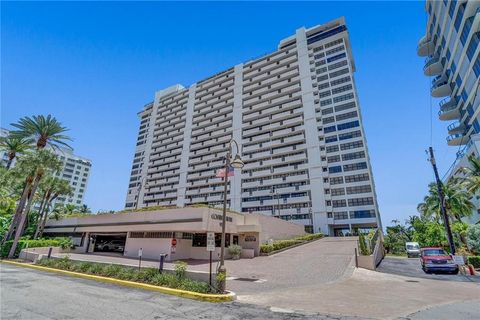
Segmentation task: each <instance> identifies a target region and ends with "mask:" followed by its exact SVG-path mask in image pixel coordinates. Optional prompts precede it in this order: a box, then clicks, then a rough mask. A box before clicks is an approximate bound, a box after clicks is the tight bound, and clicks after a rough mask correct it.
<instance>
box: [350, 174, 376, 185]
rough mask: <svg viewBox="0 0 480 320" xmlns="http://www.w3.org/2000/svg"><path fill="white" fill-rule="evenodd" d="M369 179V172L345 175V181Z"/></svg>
mask: <svg viewBox="0 0 480 320" xmlns="http://www.w3.org/2000/svg"><path fill="white" fill-rule="evenodd" d="M368 180H370V176H369V175H368V173H362V174H354V175H351V176H345V183H351V182H360V181H368Z"/></svg>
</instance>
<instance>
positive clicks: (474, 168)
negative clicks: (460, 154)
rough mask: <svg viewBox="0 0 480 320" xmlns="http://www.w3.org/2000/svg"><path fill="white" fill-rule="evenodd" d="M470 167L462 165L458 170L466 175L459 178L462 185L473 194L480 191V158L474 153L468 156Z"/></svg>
mask: <svg viewBox="0 0 480 320" xmlns="http://www.w3.org/2000/svg"><path fill="white" fill-rule="evenodd" d="M468 162H469V163H470V168H469V167H462V168H460V169H458V172H461V173H463V174H464V177H462V178H459V180H460V183H461V185H462V187H464V188H465V190H467V192H468V193H470V194H471V195H472V196H474V195H475V194H477V193H478V192H480V159H479V158H477V157H476V156H475V155H474V154H471V155H469V156H468Z"/></svg>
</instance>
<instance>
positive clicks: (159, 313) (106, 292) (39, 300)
mask: <svg viewBox="0 0 480 320" xmlns="http://www.w3.org/2000/svg"><path fill="white" fill-rule="evenodd" d="M0 309H1V311H0V318H1V319H2V320H6V319H22V320H30V319H32V320H33V319H35V320H43V319H62V320H63V319H102V320H103V319H115V320H121V319H128V320H132V319H155V320H158V319H225V320H227V319H228V320H234V319H258V320H260V319H262V320H263V319H325V320H326V319H342V320H343V319H345V320H348V319H351V320H358V319H362V318H357V317H338V316H335V317H329V316H324V315H318V314H301V313H295V314H292V313H289V312H285V311H283V310H278V309H277V311H272V310H271V309H270V308H267V307H261V306H254V305H250V304H244V303H239V302H230V303H220V304H213V303H208V302H200V301H193V300H189V299H184V298H179V297H176V296H170V295H164V294H160V293H155V292H149V291H144V290H136V289H130V288H126V287H122V286H115V285H110V284H105V283H99V282H96V281H92V280H84V279H78V278H71V277H67V276H61V275H58V274H50V273H46V272H41V271H36V270H30V269H24V268H20V267H15V266H10V265H5V264H0ZM274 310H275V309H274Z"/></svg>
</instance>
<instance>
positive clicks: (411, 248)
mask: <svg viewBox="0 0 480 320" xmlns="http://www.w3.org/2000/svg"><path fill="white" fill-rule="evenodd" d="M418 248H419V247H418V244H407V249H408V250H418Z"/></svg>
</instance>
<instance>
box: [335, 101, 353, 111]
mask: <svg viewBox="0 0 480 320" xmlns="http://www.w3.org/2000/svg"><path fill="white" fill-rule="evenodd" d="M355 106H356V105H355V102H354V101H352V102H347V103H344V104H341V105H338V106H335V112H340V111H343V110H348V109H351V108H355Z"/></svg>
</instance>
